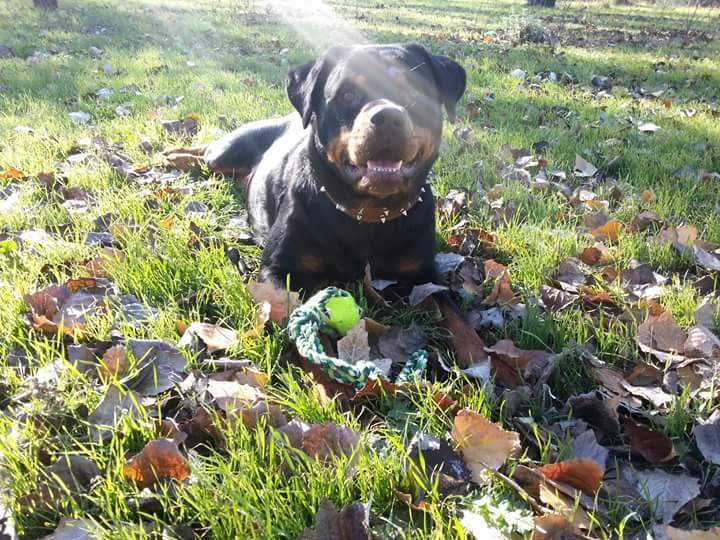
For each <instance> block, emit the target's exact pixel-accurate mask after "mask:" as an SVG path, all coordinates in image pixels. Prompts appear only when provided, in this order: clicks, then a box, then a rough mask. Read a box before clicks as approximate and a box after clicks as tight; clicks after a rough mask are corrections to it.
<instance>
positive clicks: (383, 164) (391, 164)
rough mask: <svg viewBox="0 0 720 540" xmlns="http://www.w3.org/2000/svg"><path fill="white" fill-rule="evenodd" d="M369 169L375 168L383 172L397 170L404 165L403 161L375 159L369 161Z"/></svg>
mask: <svg viewBox="0 0 720 540" xmlns="http://www.w3.org/2000/svg"><path fill="white" fill-rule="evenodd" d="M367 166H368V169H374V170H378V171H382V172H395V171H398V170H399V169H400V167H401V166H402V161H384V160H383V161H381V160H378V161H373V160H370V161H368V162H367Z"/></svg>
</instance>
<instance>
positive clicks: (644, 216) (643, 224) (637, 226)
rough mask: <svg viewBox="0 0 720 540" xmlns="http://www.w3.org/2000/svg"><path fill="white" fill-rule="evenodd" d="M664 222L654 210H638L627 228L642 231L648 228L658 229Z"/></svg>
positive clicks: (632, 230) (631, 230)
mask: <svg viewBox="0 0 720 540" xmlns="http://www.w3.org/2000/svg"><path fill="white" fill-rule="evenodd" d="M664 224H665V220H664V219H662V218H661V217H660V216H658V215H657V214H656V213H654V212H650V211H645V212H640V213H639V214H638V215H637V216H635V217H634V218H633V220H632V221H631V222H630V226H629V227H628V230H629V231H630V232H644V231H646V230H648V229H651V228H653V229H659V228H660V227H662V226H663V225H664Z"/></svg>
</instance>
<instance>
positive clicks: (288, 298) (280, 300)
mask: <svg viewBox="0 0 720 540" xmlns="http://www.w3.org/2000/svg"><path fill="white" fill-rule="evenodd" d="M247 289H248V292H249V293H250V295H251V296H252V297H253V299H254V300H255V302H256V303H257V304H263V303H264V302H269V304H270V306H271V310H270V320H271V321H272V322H274V323H276V324H280V325H282V324H284V322H285V320H286V319H287V317H288V316H289V315H290V313H291V312H292V311H293V310H294V309H295V308H296V307H298V306H299V305H300V295H299V294H298V293H296V292H292V291H287V290H285V289H281V288H279V287H276V286H275V285H274V284H273V283H270V282H252V283H248V286H247Z"/></svg>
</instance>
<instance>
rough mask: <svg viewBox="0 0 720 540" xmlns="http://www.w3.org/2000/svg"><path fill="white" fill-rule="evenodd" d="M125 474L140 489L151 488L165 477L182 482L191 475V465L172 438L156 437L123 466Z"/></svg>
mask: <svg viewBox="0 0 720 540" xmlns="http://www.w3.org/2000/svg"><path fill="white" fill-rule="evenodd" d="M123 476H124V477H125V478H126V479H127V480H130V481H132V482H135V483H136V484H137V486H138V488H140V489H144V488H149V487H152V486H154V485H155V483H156V482H158V481H159V480H162V479H163V478H174V479H175V480H178V481H180V482H182V481H183V480H187V479H188V478H189V477H190V467H189V466H188V464H187V461H186V460H185V458H184V457H183V455H182V454H181V453H180V451H179V450H178V447H177V444H175V442H174V441H172V440H170V439H155V440H154V441H150V442H149V443H147V444H146V445H145V446H144V448H143V449H142V451H140V453H138V454H136V455H134V456H133V457H132V458H131V459H130V460H129V461H128V462H127V464H126V465H125V466H124V467H123Z"/></svg>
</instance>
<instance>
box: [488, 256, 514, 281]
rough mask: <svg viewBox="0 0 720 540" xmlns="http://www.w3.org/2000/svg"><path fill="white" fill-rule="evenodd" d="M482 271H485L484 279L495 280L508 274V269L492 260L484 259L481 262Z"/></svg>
mask: <svg viewBox="0 0 720 540" xmlns="http://www.w3.org/2000/svg"><path fill="white" fill-rule="evenodd" d="M483 269H484V271H485V277H486V278H490V279H497V278H499V277H501V276H503V275H505V274H507V273H508V267H507V266H505V265H504V264H500V263H499V262H497V261H496V260H494V259H485V260H484V261H483Z"/></svg>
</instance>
